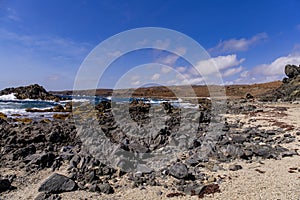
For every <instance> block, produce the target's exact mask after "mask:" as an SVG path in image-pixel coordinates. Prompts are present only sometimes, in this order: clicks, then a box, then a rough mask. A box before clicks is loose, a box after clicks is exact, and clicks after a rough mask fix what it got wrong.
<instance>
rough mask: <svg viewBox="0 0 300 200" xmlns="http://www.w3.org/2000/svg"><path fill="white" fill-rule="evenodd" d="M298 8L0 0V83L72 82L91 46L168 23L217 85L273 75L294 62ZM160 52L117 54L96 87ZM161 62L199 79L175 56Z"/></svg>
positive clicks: (54, 85) (266, 1)
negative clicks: (216, 72)
mask: <svg viewBox="0 0 300 200" xmlns="http://www.w3.org/2000/svg"><path fill="white" fill-rule="evenodd" d="M299 9H300V1H299V0H273V1H271V0H260V1H259V0H257V1H256V0H251V1H250V0H249V1H237V0H236V1H234V0H200V1H196V0H195V1H179V0H170V1H168V0H162V1H159V0H153V1H141V0H136V1H132V0H129V1H121V0H120V1H114V0H110V1H92V0H90V1H79V0H78V1H73V0H51V1H50V0H46V1H38V0H24V1H21V0H18V1H16V0H0V66H1V71H2V72H1V73H0V88H5V87H11V86H19V85H27V84H31V83H39V84H41V85H44V86H45V87H46V88H47V89H49V90H62V89H72V88H73V84H74V78H75V77H76V74H77V71H78V69H79V68H80V65H81V63H82V62H83V60H84V59H85V57H86V56H87V55H88V54H89V52H90V51H91V50H92V49H93V48H94V47H95V46H96V45H98V44H99V43H100V42H102V41H104V40H106V39H107V38H109V37H111V36H113V35H115V34H118V33H120V32H122V31H126V30H129V29H133V28H140V27H162V28H168V29H172V30H176V31H179V32H181V33H184V34H186V35H187V36H189V37H191V38H193V39H194V40H196V41H197V42H198V43H199V44H201V45H202V46H203V47H204V48H205V49H206V50H207V51H208V52H209V53H210V55H211V60H213V61H214V62H215V63H217V64H218V66H219V67H220V72H221V74H222V78H223V81H224V83H225V84H240V83H258V82H266V81H273V80H279V79H282V77H283V76H284V73H283V69H284V65H285V64H288V63H291V64H297V65H299V64H300V12H299ZM186 48H188V47H186ZM157 55H159V56H157ZM162 55H163V53H153V51H149V50H145V51H141V52H135V53H132V54H130V55H127V57H125V56H124V58H123V57H122V58H120V59H118V60H117V61H116V62H115V63H113V64H112V66H111V67H110V68H109V70H108V71H107V72H106V74H105V76H104V77H102V79H101V82H100V84H99V87H105V88H113V87H114V86H115V82H116V81H117V80H118V77H120V76H122V74H123V73H126V70H129V69H130V67H131V66H135V65H137V64H142V63H148V62H151V61H152V62H153V61H155V60H159V59H163V58H162ZM155 56H156V57H155ZM165 57H168V55H166V56H165ZM169 58H170V57H169ZM168 61H169V62H168ZM163 63H164V64H167V65H170V67H173V68H176V69H177V70H179V71H180V72H182V74H183V75H184V76H186V77H188V78H189V79H190V80H191V83H193V84H199V83H200V82H199V83H197V80H196V78H195V77H193V76H192V75H191V72H189V71H188V70H187V69H188V64H187V63H185V62H184V61H182V60H181V59H180V58H175V60H171V61H170V60H165V62H163ZM189 73H190V74H189ZM156 78H157V77H156ZM132 80H133V79H132ZM153 80H155V77H154V79H153ZM133 81H135V82H137V80H133ZM133 86H134V83H132V85H130V84H129V85H126V86H124V87H133Z"/></svg>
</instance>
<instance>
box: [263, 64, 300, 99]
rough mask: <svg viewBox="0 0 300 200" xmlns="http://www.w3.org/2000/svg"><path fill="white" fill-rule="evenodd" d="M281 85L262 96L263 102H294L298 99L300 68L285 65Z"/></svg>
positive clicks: (299, 92)
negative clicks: (284, 75)
mask: <svg viewBox="0 0 300 200" xmlns="http://www.w3.org/2000/svg"><path fill="white" fill-rule="evenodd" d="M284 71H285V74H286V76H287V77H285V78H284V79H283V80H282V82H283V84H282V85H281V86H280V87H279V88H277V89H275V90H274V91H272V92H268V93H267V94H264V95H262V97H261V99H262V100H263V101H277V100H279V99H281V100H282V101H294V100H299V99H300V66H299V67H298V66H296V65H289V64H288V65H286V66H285V70H284Z"/></svg>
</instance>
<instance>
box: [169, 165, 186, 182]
mask: <svg viewBox="0 0 300 200" xmlns="http://www.w3.org/2000/svg"><path fill="white" fill-rule="evenodd" d="M169 173H170V175H171V176H173V177H175V178H178V179H184V178H186V177H188V175H189V174H188V168H187V166H186V165H185V164H183V163H176V164H175V165H173V166H172V167H171V168H170V170H169Z"/></svg>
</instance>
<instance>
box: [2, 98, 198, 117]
mask: <svg viewBox="0 0 300 200" xmlns="http://www.w3.org/2000/svg"><path fill="white" fill-rule="evenodd" d="M61 97H64V98H68V99H70V100H64V101H60V102H55V101H48V100H46V101H45V100H33V99H23V100H19V99H17V98H16V97H15V95H14V94H8V95H2V96H0V112H1V113H4V114H6V115H8V116H9V117H13V118H14V117H20V116H22V117H28V118H32V119H45V118H46V119H51V118H52V116H53V113H52V112H26V109H27V108H37V109H47V108H53V107H54V106H56V105H59V104H60V105H63V106H64V105H65V104H66V103H67V102H70V101H73V102H90V103H92V104H93V105H97V104H98V103H100V102H101V101H112V102H115V103H118V104H123V103H129V102H130V101H132V100H133V98H117V97H100V96H66V95H63V96H61ZM138 100H142V101H144V102H145V103H150V104H151V105H153V106H158V105H160V104H161V103H162V102H169V103H171V104H172V105H173V106H175V107H183V108H197V106H196V105H194V104H190V103H187V102H183V101H182V100H181V99H177V100H171V101H168V100H164V99H150V98H139V99H138Z"/></svg>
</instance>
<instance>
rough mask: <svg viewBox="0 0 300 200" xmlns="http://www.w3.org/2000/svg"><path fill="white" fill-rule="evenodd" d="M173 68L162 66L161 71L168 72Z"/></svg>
mask: <svg viewBox="0 0 300 200" xmlns="http://www.w3.org/2000/svg"><path fill="white" fill-rule="evenodd" d="M171 70H172V69H171V68H170V67H162V68H161V73H163V74H167V73H169V72H170V71H171Z"/></svg>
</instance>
